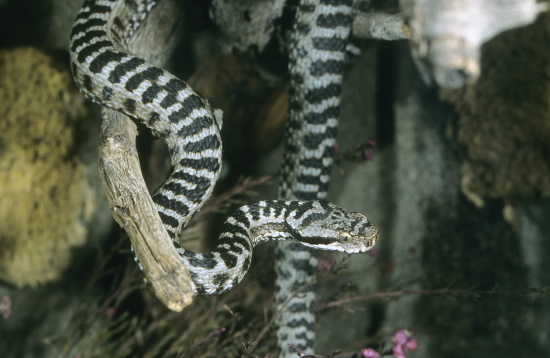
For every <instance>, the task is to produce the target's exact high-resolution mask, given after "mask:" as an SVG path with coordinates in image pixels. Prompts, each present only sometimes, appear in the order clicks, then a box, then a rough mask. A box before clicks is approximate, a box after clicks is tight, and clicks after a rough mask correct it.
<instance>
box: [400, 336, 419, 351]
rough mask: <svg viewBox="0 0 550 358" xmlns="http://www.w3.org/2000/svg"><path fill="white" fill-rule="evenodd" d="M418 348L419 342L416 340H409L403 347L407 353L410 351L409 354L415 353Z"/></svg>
mask: <svg viewBox="0 0 550 358" xmlns="http://www.w3.org/2000/svg"><path fill="white" fill-rule="evenodd" d="M417 347H418V342H417V341H416V339H414V338H411V339H409V340H408V341H407V342H406V343H405V344H404V345H403V349H404V350H406V351H409V352H412V351H414V350H415V349H416V348H417Z"/></svg>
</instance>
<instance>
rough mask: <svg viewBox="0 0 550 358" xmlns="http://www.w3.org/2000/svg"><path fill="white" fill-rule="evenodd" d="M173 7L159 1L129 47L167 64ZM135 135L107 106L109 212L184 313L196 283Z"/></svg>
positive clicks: (102, 154) (104, 155)
mask: <svg viewBox="0 0 550 358" xmlns="http://www.w3.org/2000/svg"><path fill="white" fill-rule="evenodd" d="M174 6H175V5H174V3H173V2H172V1H163V2H160V3H159V4H158V5H157V6H156V7H155V8H154V10H153V12H152V13H151V14H150V15H149V18H148V22H147V23H146V24H144V25H143V26H142V28H140V29H139V31H138V32H137V33H136V35H135V36H134V37H133V38H132V39H131V41H130V43H129V49H128V50H130V51H131V52H133V53H135V54H136V55H138V56H141V57H143V58H146V59H149V60H151V61H152V62H153V63H155V64H156V65H163V64H164V63H165V62H166V60H167V59H168V57H169V54H170V53H171V51H170V50H171V49H172V48H173V45H174V43H175V39H174V33H175V31H174V29H175V28H177V22H176V19H177V17H178V14H179V12H178V11H175V8H174ZM152 44H154V46H153V45H152ZM136 135H137V128H136V125H135V124H134V123H133V121H132V120H131V119H130V118H129V117H127V116H125V115H123V114H121V113H118V112H116V111H112V110H108V109H104V111H103V122H102V125H101V134H100V145H99V146H100V147H99V168H100V169H99V170H100V178H101V181H102V183H103V186H104V188H105V191H106V194H107V199H108V201H109V206H110V208H111V212H112V213H113V216H114V218H115V220H116V221H117V222H118V223H119V224H120V225H121V226H122V227H123V228H124V229H125V230H126V232H127V233H128V236H129V238H130V241H131V242H132V245H133V247H134V250H135V254H136V256H137V258H138V260H139V262H140V264H141V267H142V269H143V272H144V274H145V277H146V278H147V280H148V281H149V284H150V286H151V288H152V289H153V291H154V293H155V295H156V296H157V297H158V299H159V300H160V301H161V302H163V303H164V304H165V305H166V306H167V307H168V308H169V309H171V310H173V311H181V310H183V309H184V308H185V307H186V306H188V305H189V304H190V303H191V302H192V300H193V295H194V283H193V281H192V280H191V278H190V276H189V272H188V271H187V269H186V268H185V266H184V265H183V264H182V261H181V259H180V257H179V255H178V253H177V252H176V249H175V247H174V245H173V243H172V240H171V239H170V237H169V236H168V233H167V232H166V230H165V229H164V226H163V224H162V221H161V220H160V217H159V215H158V213H157V210H156V208H155V205H154V203H153V200H152V199H151V195H150V194H149V191H148V190H147V186H146V185H145V180H144V179H143V175H142V173H141V168H140V165H139V158H138V154H137V150H136Z"/></svg>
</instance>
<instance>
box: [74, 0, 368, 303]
mask: <svg viewBox="0 0 550 358" xmlns="http://www.w3.org/2000/svg"><path fill="white" fill-rule="evenodd" d="M155 4H156V2H155V1H150V0H149V1H148V0H112V1H109V0H103V1H102V0H87V1H85V3H84V5H83V6H82V8H81V10H80V12H79V14H78V15H77V18H76V21H75V24H74V26H73V30H72V33H71V43H70V50H71V68H72V71H73V76H74V78H75V81H76V83H77V84H78V85H79V87H80V89H81V90H82V92H83V93H84V94H85V95H86V96H87V97H88V98H90V99H92V100H93V101H95V102H97V103H99V104H101V105H103V106H106V107H109V108H112V109H114V110H117V111H121V112H123V113H125V114H126V115H128V116H131V117H133V118H135V119H136V120H138V121H141V122H142V123H144V124H145V125H146V126H147V127H149V128H150V129H151V130H152V132H153V133H154V134H155V135H157V136H158V137H160V138H162V139H163V140H164V141H166V143H167V144H168V146H169V151H170V157H171V162H172V166H173V169H172V172H171V174H170V176H169V178H168V179H167V180H166V181H165V183H164V184H163V185H162V186H161V187H160V188H159V189H158V190H157V191H156V192H155V193H154V195H153V200H154V202H155V204H156V207H157V209H158V212H159V215H160V217H161V219H162V221H163V223H164V224H165V227H166V229H167V231H168V232H169V234H170V235H171V237H172V238H173V239H176V238H177V237H178V235H179V233H180V231H181V230H182V229H183V228H184V227H185V225H186V224H187V223H188V222H189V220H190V218H191V217H192V216H193V215H194V214H195V213H196V212H197V211H198V210H200V208H201V207H202V206H203V204H204V203H205V201H206V200H207V199H208V198H209V197H210V195H211V193H212V190H213V187H214V185H215V182H216V180H217V178H218V176H219V172H220V169H221V150H222V149H221V139H220V126H221V113H220V111H217V110H213V109H212V108H211V107H210V105H209V104H208V102H207V101H206V100H204V99H202V98H201V97H200V96H199V95H198V94H196V93H195V92H194V91H193V90H192V89H191V88H190V87H189V86H188V85H187V84H186V83H185V82H183V81H181V80H179V79H178V78H176V77H174V76H173V75H171V74H170V73H168V72H166V71H164V70H162V69H160V68H158V67H155V66H153V65H151V64H149V63H147V62H146V61H145V60H143V59H140V58H138V57H135V56H133V55H131V54H129V53H128V52H127V51H126V50H125V44H127V42H128V40H129V39H130V38H131V36H132V34H133V33H134V32H135V30H136V29H137V28H138V27H139V26H140V24H141V23H142V22H143V21H144V20H145V19H146V18H147V15H148V14H149V12H150V11H151V9H152V8H153V7H154V5H155ZM221 232H222V233H221V234H220V238H219V243H218V246H217V247H216V249H215V250H214V251H212V252H209V253H193V252H190V251H188V250H185V249H183V248H181V247H178V248H177V250H178V252H179V253H180V255H181V258H182V263H183V264H184V265H185V266H186V267H187V268H188V270H189V272H190V274H191V278H192V279H193V282H194V284H195V293H196V294H219V293H222V292H224V291H226V290H228V289H230V288H232V287H234V286H235V285H237V284H238V283H239V282H240V281H241V280H242V278H243V277H244V275H245V274H246V272H247V270H248V267H249V265H250V261H251V255H252V249H253V247H254V246H255V245H256V244H258V243H259V242H262V241H265V240H295V241H298V242H300V243H301V244H303V245H306V246H310V247H313V248H317V249H326V250H336V251H342V252H348V253H357V252H365V251H367V250H369V249H370V248H372V246H373V245H374V244H375V242H376V241H377V239H378V229H377V228H376V227H375V226H374V225H372V224H371V223H370V222H369V220H368V219H367V218H366V217H365V216H364V215H362V214H359V213H350V212H347V211H345V210H343V209H342V208H340V207H338V206H336V205H333V204H330V203H327V202H324V201H319V200H311V201H282V200H273V201H261V202H258V203H254V204H251V205H246V206H242V207H240V208H239V209H238V210H237V211H236V212H235V213H234V214H232V215H231V216H230V217H229V218H228V219H227V220H226V222H225V223H224V224H223V227H222V230H221Z"/></svg>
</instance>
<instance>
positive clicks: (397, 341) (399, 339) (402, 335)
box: [391, 329, 410, 346]
mask: <svg viewBox="0 0 550 358" xmlns="http://www.w3.org/2000/svg"><path fill="white" fill-rule="evenodd" d="M409 336H410V333H409V332H408V331H407V330H406V329H400V330H399V331H397V332H395V334H394V335H393V337H392V338H391V341H392V343H393V345H394V346H395V345H398V346H402V345H403V344H405V343H406V342H407V340H408V339H409Z"/></svg>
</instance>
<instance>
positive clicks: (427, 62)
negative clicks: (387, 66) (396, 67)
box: [401, 0, 548, 88]
mask: <svg viewBox="0 0 550 358" xmlns="http://www.w3.org/2000/svg"><path fill="white" fill-rule="evenodd" d="M547 9H548V3H542V2H540V1H537V0H485V1H480V0H446V1H441V0H401V10H402V11H403V16H404V18H405V23H406V24H407V25H409V27H410V29H411V46H412V52H413V57H414V58H415V61H416V62H417V66H418V68H419V70H420V72H421V75H422V77H423V79H424V80H425V81H426V82H427V83H431V82H432V79H433V80H435V82H436V83H437V84H438V85H439V86H441V87H447V88H457V87H461V86H463V85H465V84H467V83H471V82H474V81H476V80H477V78H478V77H479V74H480V63H479V61H480V52H481V46H482V45H483V43H484V42H486V41H488V40H489V39H491V38H493V37H495V36H496V35H498V34H499V33H501V32H503V31H506V30H509V29H513V28H516V27H520V26H525V25H528V24H531V23H532V22H533V21H535V19H536V17H537V15H538V14H539V13H540V12H542V11H545V10H547Z"/></svg>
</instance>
